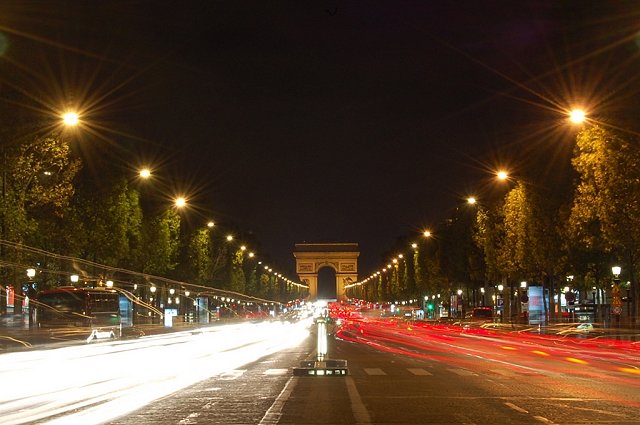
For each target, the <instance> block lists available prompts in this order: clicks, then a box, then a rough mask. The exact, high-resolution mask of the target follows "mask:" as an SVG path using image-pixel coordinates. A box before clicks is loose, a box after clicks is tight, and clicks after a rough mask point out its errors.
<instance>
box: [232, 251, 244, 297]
mask: <svg viewBox="0 0 640 425" xmlns="http://www.w3.org/2000/svg"><path fill="white" fill-rule="evenodd" d="M243 262H244V252H243V251H242V250H240V249H238V250H236V252H235V253H234V254H233V260H232V261H231V273H230V279H229V285H228V289H229V290H231V291H235V292H240V293H244V292H245V289H246V288H245V286H246V279H245V275H244V268H243Z"/></svg>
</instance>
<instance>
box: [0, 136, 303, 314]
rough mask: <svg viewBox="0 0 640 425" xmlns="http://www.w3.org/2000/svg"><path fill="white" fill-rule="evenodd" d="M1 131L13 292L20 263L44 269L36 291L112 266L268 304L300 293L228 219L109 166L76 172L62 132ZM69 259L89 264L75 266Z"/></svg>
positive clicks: (5, 271)
mask: <svg viewBox="0 0 640 425" xmlns="http://www.w3.org/2000/svg"><path fill="white" fill-rule="evenodd" d="M9 128H11V126H9V127H3V128H2V130H3V131H2V134H1V136H2V139H3V143H2V150H1V152H0V154H1V158H0V161H1V163H0V167H1V173H0V179H1V182H0V183H1V188H2V193H1V196H0V226H1V227H0V232H1V237H0V238H1V239H2V243H0V261H1V263H0V265H1V266H2V267H1V268H0V272H1V273H2V276H1V277H2V281H1V282H0V283H1V284H2V286H6V285H12V286H14V288H15V290H16V294H20V293H21V290H23V288H22V285H23V284H24V282H25V280H26V275H25V273H24V272H25V270H26V268H28V267H35V268H37V269H38V271H39V272H42V273H39V274H38V282H37V283H38V285H39V289H42V288H47V287H53V286H58V285H67V284H69V275H70V274H79V275H80V276H81V278H82V279H83V280H99V279H101V278H102V277H105V276H106V277H109V275H110V274H111V275H113V270H114V269H115V270H119V272H118V273H119V274H120V278H122V276H124V275H126V271H132V272H135V275H136V276H161V277H165V278H168V279H172V280H176V281H180V282H186V283H189V284H193V285H199V286H205V287H212V288H219V289H223V290H227V291H230V292H236V293H241V294H246V295H249V296H252V297H256V298H261V299H266V300H274V301H287V300H290V299H292V298H295V297H298V296H300V295H301V292H300V290H299V287H297V286H295V285H291V284H290V283H289V282H288V281H286V280H285V279H284V278H283V277H279V276H276V275H275V274H274V273H269V271H268V270H265V268H264V264H265V263H264V262H263V261H261V260H265V258H264V257H261V258H260V259H259V258H258V257H257V256H253V255H252V256H249V255H248V253H249V252H250V251H255V250H256V249H258V248H259V244H258V242H257V241H256V240H255V238H254V237H253V235H252V234H243V233H242V232H241V231H240V230H239V229H238V227H237V226H236V225H234V224H232V223H228V224H224V223H223V224H217V225H216V226H215V227H211V228H210V227H208V226H206V223H202V225H200V223H198V224H194V223H193V221H194V220H187V215H188V214H189V213H190V211H189V210H188V209H186V210H184V211H183V210H180V209H178V208H177V207H176V206H175V205H173V204H170V203H168V202H167V201H164V200H160V199H159V197H157V196H153V195H151V194H147V193H144V190H143V186H140V184H136V180H134V179H131V178H128V177H127V176H125V175H124V174H123V173H122V172H120V171H118V170H117V169H111V170H110V169H108V167H104V168H103V169H101V171H100V173H98V174H97V173H96V172H95V170H83V161H82V160H81V159H80V158H79V155H77V153H75V152H74V150H73V149H72V148H71V146H72V143H71V140H70V137H69V136H70V134H69V133H67V132H65V131H57V132H56V131H54V132H44V133H38V132H33V133H30V134H28V135H26V136H20V134H21V133H20V132H19V131H13V132H11V131H8V129H9ZM14 128H24V127H20V126H17V127H14ZM23 133H24V132H23ZM141 192H143V193H142V194H141ZM146 195H149V196H146ZM145 198H146V199H145ZM229 234H233V235H234V239H233V240H232V241H229V240H227V235H229ZM238 240H241V241H242V242H243V244H244V245H246V246H245V247H244V249H243V247H241V245H240V243H238V242H236V241H238ZM22 246H23V247H29V249H28V250H26V249H21V248H20V247H22ZM34 252H36V253H37V254H34ZM74 259H81V260H88V261H90V262H91V264H96V266H94V267H91V268H89V269H87V267H80V266H78V262H77V261H75V262H74ZM101 265H102V266H104V267H101ZM133 275H134V274H133V273H132V276H133ZM124 278H125V279H126V277H124ZM137 280H139V279H137ZM137 280H136V283H137ZM142 280H143V282H140V283H142V284H144V279H142ZM147 284H151V282H150V281H149V282H147ZM3 295H4V291H3ZM1 298H2V303H3V305H2V306H1V307H2V308H3V309H4V308H5V307H6V301H7V300H6V299H5V298H6V297H1Z"/></svg>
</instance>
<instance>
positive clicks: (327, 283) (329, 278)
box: [318, 266, 338, 300]
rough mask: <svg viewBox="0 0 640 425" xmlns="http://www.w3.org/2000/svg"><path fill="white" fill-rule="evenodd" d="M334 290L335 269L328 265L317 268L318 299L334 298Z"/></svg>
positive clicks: (335, 294)
mask: <svg viewBox="0 0 640 425" xmlns="http://www.w3.org/2000/svg"><path fill="white" fill-rule="evenodd" d="M337 297H338V295H337V291H336V271H335V270H334V269H333V268H332V267H329V266H326V267H322V268H321V269H319V270H318V299H321V300H335V299H337Z"/></svg>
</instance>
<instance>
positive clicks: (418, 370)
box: [407, 367, 433, 376]
mask: <svg viewBox="0 0 640 425" xmlns="http://www.w3.org/2000/svg"><path fill="white" fill-rule="evenodd" d="M407 370H408V371H409V372H411V373H413V374H414V375H417V376H433V373H431V372H429V371H428V370H424V369H422V368H412V367H410V368H407Z"/></svg>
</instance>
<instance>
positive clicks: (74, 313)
mask: <svg viewBox="0 0 640 425" xmlns="http://www.w3.org/2000/svg"><path fill="white" fill-rule="evenodd" d="M36 301H37V303H36V304H37V309H36V322H37V323H38V326H39V327H54V326H77V327H90V328H93V329H96V328H109V327H111V328H116V327H120V324H121V317H120V296H119V294H118V292H117V291H115V290H113V289H108V288H75V287H61V288H56V289H49V290H44V291H40V292H38V294H37V296H36Z"/></svg>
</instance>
